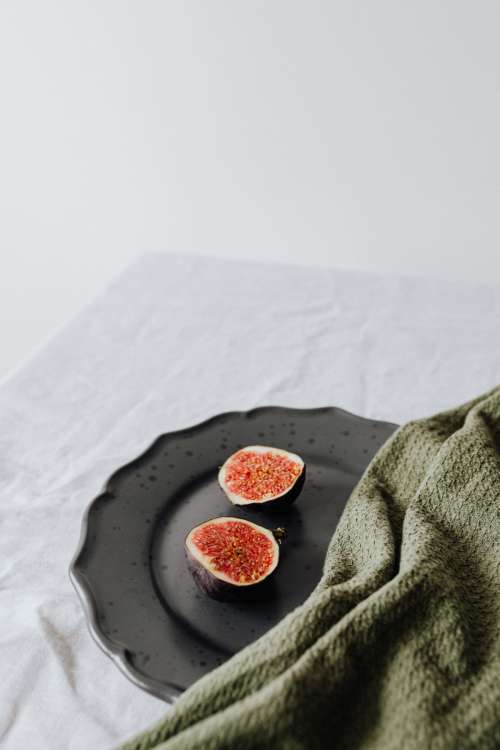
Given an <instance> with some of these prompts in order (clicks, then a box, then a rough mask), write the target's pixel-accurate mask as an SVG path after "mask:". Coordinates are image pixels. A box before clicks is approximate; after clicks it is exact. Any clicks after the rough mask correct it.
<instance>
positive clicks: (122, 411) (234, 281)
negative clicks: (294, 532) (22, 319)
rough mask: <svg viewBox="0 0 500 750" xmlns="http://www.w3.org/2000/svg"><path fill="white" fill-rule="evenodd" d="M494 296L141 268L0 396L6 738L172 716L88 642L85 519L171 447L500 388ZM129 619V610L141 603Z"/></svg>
mask: <svg viewBox="0 0 500 750" xmlns="http://www.w3.org/2000/svg"><path fill="white" fill-rule="evenodd" d="M498 292H499V290H498V289H497V288H493V287H488V286H482V287H479V286H467V285H458V284H453V285H452V284H447V283H444V282H438V281H429V280H425V279H413V280H411V279H396V278H380V277H377V276H372V275H367V274H358V273H346V272H338V271H323V270H307V269H301V268H288V267H283V266H263V265H254V264H250V263H249V264H242V263H232V262H226V261H215V260H207V259H199V258H196V259H195V258H180V257H176V256H168V255H152V256H145V257H144V258H142V259H141V260H140V261H139V262H138V263H137V264H136V265H134V266H133V267H132V268H130V269H129V270H128V271H127V272H126V273H125V274H124V275H123V276H121V277H120V278H119V279H118V280H117V281H116V283H115V284H114V285H113V286H112V287H111V288H110V289H109V290H108V291H107V293H106V294H104V295H103V296H101V298H99V299H98V300H96V301H95V303H94V304H92V305H91V306H90V307H89V308H88V309H87V310H85V311H84V312H83V313H82V314H81V315H80V316H79V317H78V318H77V319H76V320H74V321H73V322H71V323H70V324H69V325H68V326H67V327H66V329H65V330H63V331H62V332H61V333H59V334H58V335H57V336H56V337H55V338H54V339H53V340H52V341H51V343H50V344H49V345H48V346H46V348H45V349H44V350H43V351H41V352H40V353H38V354H37V355H36V356H35V357H34V358H33V359H32V360H31V361H30V362H29V363H28V364H27V365H25V366H24V368H22V369H21V370H20V371H18V372H17V373H16V374H15V375H13V376H12V377H11V378H10V379H8V380H7V382H5V383H4V384H3V386H2V387H1V388H0V424H1V426H2V429H1V451H0V490H1V505H0V513H1V537H0V565H1V569H0V574H1V587H0V596H1V618H0V648H1V657H2V658H1V661H0V663H1V665H2V677H1V679H0V712H1V715H0V738H1V742H2V747H3V748H5V750H19V748H22V747H30V748H33V749H34V750H35V749H36V750H45V749H46V750H59V749H60V750H89V748H92V750H94V749H95V750H99V749H101V748H103V749H106V748H109V747H113V745H114V744H115V743H116V742H118V741H119V740H121V739H123V738H125V737H127V736H129V735H130V734H131V733H134V732H136V731H137V730H139V729H141V728H142V727H144V726H146V725H147V724H149V723H150V722H151V721H153V720H156V719H157V718H159V717H160V716H161V715H162V713H163V711H164V710H165V708H164V706H163V704H162V703H161V702H160V701H158V700H156V699H155V698H152V697H150V696H149V695H146V694H145V693H143V692H141V691H140V690H138V689H137V688H135V687H134V686H133V685H132V684H130V683H129V682H128V681H127V679H126V678H125V677H124V676H123V675H122V674H121V673H120V672H119V671H118V670H117V669H116V667H115V666H114V665H113V664H112V662H111V661H110V660H108V658H107V657H106V656H105V655H104V654H103V653H101V651H100V650H99V649H98V647H97V646H96V645H95V644H94V643H93V641H92V640H91V637H90V635H89V634H88V632H87V628H86V625H85V622H84V617H83V612H82V609H81V607H80V604H79V602H78V600H77V597H76V594H75V593H74V591H73V589H72V587H71V585H70V583H69V581H68V575H67V568H68V563H69V562H70V559H71V557H72V555H73V553H74V551H75V548H76V546H77V542H78V537H79V533H80V518H81V516H82V513H83V510H84V508H85V506H86V504H87V503H88V502H89V500H90V499H91V498H92V497H93V496H94V495H95V494H96V493H97V492H98V491H99V489H100V488H101V485H102V484H103V482H104V480H105V479H106V477H107V476H108V475H109V474H110V473H111V472H112V470H113V469H114V468H116V467H117V466H119V465H120V464H123V463H124V462H126V461H128V460H129V459H131V458H132V457H133V456H135V455H136V454H138V453H139V452H140V451H142V450H143V449H144V448H145V446H146V445H147V444H149V443H150V442H151V440H152V439H153V438H154V437H155V436H156V435H157V434H158V433H160V432H164V431H166V430H173V429H177V428H181V427H184V426H187V425H190V424H192V423H194V422H198V421H200V420H202V419H205V418H206V417H208V416H210V415H212V414H214V413H218V412H221V411H225V410H232V409H247V408H251V407H253V406H256V405H263V404H284V405H290V406H297V407H313V406H324V405H330V404H333V405H339V406H342V407H344V408H345V409H348V410H351V411H353V412H357V413H359V414H362V415H365V416H369V417H374V418H381V419H388V420H391V421H395V422H403V421H405V420H408V419H410V418H413V417H417V416H424V415H426V414H429V413H431V412H433V411H435V410H439V409H444V408H447V407H450V406H452V405H454V404H455V403H457V402H461V401H465V400H467V399H468V398H470V397H472V396H474V395H476V394H478V393H480V392H481V391H484V390H487V389H488V388H490V387H492V386H493V385H495V384H497V383H498V381H499V380H500V346H499V345H498V344H499V337H498V331H499V323H500V295H499V293H498ZM131 606H133V603H131Z"/></svg>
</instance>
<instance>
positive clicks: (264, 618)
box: [70, 407, 396, 701]
mask: <svg viewBox="0 0 500 750" xmlns="http://www.w3.org/2000/svg"><path fill="white" fill-rule="evenodd" d="M395 429H396V425H393V424H389V423H387V422H374V421H373V420H370V419H364V418H362V417H357V416H355V415H353V414H350V413H348V412H346V411H343V410H342V409H336V408H330V407H328V408H324V409H311V410H304V409H288V408H284V407H263V408H259V409H254V410H252V411H249V412H233V413H229V414H221V415H220V416H217V417H213V418H212V419H209V420H208V421H206V422H203V423H202V424H199V425H196V426H195V427H191V428H189V429H186V430H181V431H179V432H172V433H168V434H165V435H162V436H160V437H159V438H158V439H157V440H155V442H154V443H153V445H152V446H151V447H150V448H148V450H147V451H146V452H145V453H143V454H142V455H141V456H140V457H139V458H137V459H135V460H134V461H132V462H131V463H129V464H127V465H126V466H124V467H122V468H121V469H119V470H118V471H117V472H115V474H113V476H112V477H111V478H110V479H109V480H108V482H107V484H106V487H105V489H104V491H103V493H102V494H101V495H99V496H98V497H97V498H96V499H95V500H94V501H93V502H92V503H91V504H90V506H89V508H88V509H87V512H86V514H85V518H84V520H83V528H82V536H81V540H80V545H79V549H78V551H77V553H76V556H75V558H74V560H73V562H72V564H71V568H70V576H71V580H72V582H73V584H74V586H75V588H76V590H77V592H78V594H79V596H80V599H81V601H82V604H83V607H84V610H85V614H86V616H87V620H88V624H89V628H90V631H91V633H92V635H93V637H94V639H95V640H96V641H97V643H98V644H99V646H101V648H102V649H103V650H104V651H105V652H106V653H107V654H108V655H109V656H111V657H112V658H113V659H114V660H115V662H116V664H117V665H118V666H119V667H120V669H121V670H122V671H123V672H124V673H125V674H126V675H127V677H129V678H130V679H131V680H133V682H135V683H136V684H137V685H138V686H139V687H141V688H143V689H145V690H148V691H149V692H151V693H153V694H154V695H156V696H158V697H160V698H163V699H165V700H168V701H171V700H172V699H173V698H175V696H177V695H178V694H179V693H180V692H181V691H182V690H183V689H185V688H186V687H188V686H189V685H191V683H193V682H194V681H195V680H196V679H197V678H199V677H201V675H203V674H204V673H205V672H208V671H209V670H211V669H213V668H214V667H216V666H217V665H218V664H221V663H222V662H223V661H225V660H226V659H227V658H229V657H230V656H231V655H232V654H234V653H235V652H236V651H238V650H239V649H241V648H242V647H243V646H245V645H247V644H248V643H250V642H251V641H253V640H255V639H256V638H258V637H259V636H260V635H262V634H263V633H265V632H266V630H268V629H269V628H270V627H272V626H273V625H274V624H275V623H277V622H278V621H279V620H280V619H281V618H282V617H283V616H284V615H285V614H286V613H287V612H289V611H290V610H292V609H293V608H294V607H296V606H297V605H299V604H300V603H301V602H303V601H304V600H305V599H306V597H307V596H308V594H309V593H310V592H311V591H312V589H313V588H314V586H315V585H316V583H317V582H318V580H319V578H320V576H321V570H322V565H323V559H324V555H325V551H326V548H327V545H328V542H329V541H330V539H331V536H332V534H333V532H334V530H335V528H336V526H337V523H338V521H339V518H340V515H341V513H342V510H343V508H344V505H345V503H346V500H347V498H348V496H349V494H350V492H351V490H352V488H353V487H354V485H355V484H356V482H357V481H358V479H359V477H360V476H361V474H362V472H363V470H364V469H365V467H366V465H367V464H368V462H369V461H370V459H371V458H372V456H373V455H374V454H375V452H376V451H377V449H378V448H379V447H380V445H381V444H382V443H384V442H385V440H386V439H387V438H388V437H389V435H391V433H392V432H393V431H394V430H395ZM255 444H263V445H273V446H276V447H280V448H288V449H290V450H292V451H293V452H295V453H299V454H300V455H301V456H302V457H303V458H304V460H305V461H306V464H307V477H306V483H305V486H304V490H303V492H302V494H301V495H300V497H299V498H298V500H297V501H296V503H295V504H294V505H293V506H292V507H291V509H290V510H288V511H282V512H280V513H279V514H276V513H274V514H271V513H269V512H268V513H265V512H258V511H256V512H255V511H254V512H248V511H244V510H243V509H241V510H239V509H238V508H236V507H235V506H232V505H231V504H230V503H229V501H228V500H227V498H226V496H225V495H224V494H223V492H222V490H221V489H220V488H219V485H218V483H217V470H218V467H219V466H220V465H221V464H222V463H223V461H224V460H225V459H226V458H227V456H228V455H229V454H230V453H232V452H233V451H235V450H237V449H238V448H240V447H242V446H244V445H255ZM219 515H231V516H241V517H245V518H249V519H250V520H252V521H256V522H257V523H259V524H261V525H262V526H267V527H268V528H274V527H276V526H285V527H286V528H287V531H288V539H287V542H286V544H285V547H284V548H283V552H282V556H281V561H280V565H279V567H278V569H277V571H276V574H275V583H274V590H275V595H273V598H272V599H270V600H269V599H268V600H267V601H261V602H251V603H250V602H246V603H238V604H237V603H231V604H225V603H221V602H217V601H214V600H212V599H209V598H208V597H206V596H204V595H203V594H201V593H200V592H199V591H198V589H197V588H196V586H195V584H194V582H193V580H192V578H191V576H190V574H189V572H188V570H187V567H186V562H185V557H184V539H185V537H186V534H187V533H188V531H189V530H190V529H191V528H192V527H193V526H195V525H196V524H198V523H201V522H202V521H204V520H206V519H208V518H212V517H214V516H219Z"/></svg>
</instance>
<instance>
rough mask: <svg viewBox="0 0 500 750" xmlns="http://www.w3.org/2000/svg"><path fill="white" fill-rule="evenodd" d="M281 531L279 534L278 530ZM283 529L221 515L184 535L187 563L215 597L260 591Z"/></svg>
mask: <svg viewBox="0 0 500 750" xmlns="http://www.w3.org/2000/svg"><path fill="white" fill-rule="evenodd" d="M280 532H281V533H280ZM282 532H283V530H279V531H278V530H277V534H276V538H275V536H274V534H273V532H272V531H270V530H269V529H265V528H264V527H262V526H258V525H257V524H256V523H252V522H251V521H247V520H245V519H242V518H230V517H226V516H222V517H220V518H213V519H211V520H210V521H205V522H204V523H202V524H200V525H199V526H195V527H194V528H193V529H191V531H190V532H189V534H188V535H187V537H186V543H185V549H186V557H187V560H188V566H189V569H190V571H191V574H192V575H193V578H194V580H195V582H196V583H197V585H198V586H199V588H200V589H201V590H202V591H203V592H204V593H205V594H208V596H212V597H214V598H215V599H229V600H231V599H233V600H234V599H240V598H245V597H246V596H248V594H249V593H250V592H252V594H253V593H254V592H255V590H256V589H259V590H260V591H262V590H263V587H264V584H265V583H266V582H267V581H268V579H269V576H270V575H271V574H272V573H273V571H274V570H275V569H276V566H277V565H278V562H279V544H278V541H277V538H281V536H282Z"/></svg>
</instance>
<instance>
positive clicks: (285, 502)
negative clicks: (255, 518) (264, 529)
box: [235, 464, 306, 513]
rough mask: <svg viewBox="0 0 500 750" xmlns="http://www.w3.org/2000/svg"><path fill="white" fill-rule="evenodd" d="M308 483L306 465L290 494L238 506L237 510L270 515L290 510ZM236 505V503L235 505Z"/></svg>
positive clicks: (289, 491)
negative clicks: (255, 511) (306, 482)
mask: <svg viewBox="0 0 500 750" xmlns="http://www.w3.org/2000/svg"><path fill="white" fill-rule="evenodd" d="M305 481H306V465H305V464H304V467H303V469H302V472H301V474H300V477H299V478H298V479H297V481H296V482H295V484H294V485H293V487H290V489H289V490H288V492H285V494H284V495H281V496H280V497H277V498H276V499H271V500H261V501H259V502H256V503H244V504H243V505H237V506H236V507H237V508H241V509H242V510H251V511H254V510H259V511H262V512H263V513H264V512H266V513H267V512H269V513H274V511H275V510H276V511H279V510H285V509H286V508H289V507H290V505H292V503H294V502H295V501H296V499H297V498H298V496H299V495H300V493H301V492H302V490H303V488H304V482H305ZM235 505H236V503H235Z"/></svg>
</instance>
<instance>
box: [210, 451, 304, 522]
mask: <svg viewBox="0 0 500 750" xmlns="http://www.w3.org/2000/svg"><path fill="white" fill-rule="evenodd" d="M305 475H306V465H305V463H304V461H303V460H302V458H301V457H300V456H298V455H297V454H296V453H290V452H289V451H286V450H283V449H281V448H272V447H269V446H266V445H250V446H248V447H247V448H241V449H240V450H238V451H236V453H233V454H232V455H231V456H229V458H228V459H227V460H226V461H225V462H224V464H223V465H222V466H221V468H220V470H219V476H218V479H219V484H220V486H221V487H222V489H223V490H224V492H225V493H226V495H227V497H228V498H229V500H230V501H231V502H232V503H233V504H234V505H239V506H246V507H247V508H248V509H251V510H258V509H261V510H264V509H265V510H271V509H275V508H276V509H278V508H282V507H283V506H284V505H288V504H290V503H292V502H293V501H294V500H295V499H296V498H297V497H298V496H299V494H300V492H301V490H302V488H303V486H304V481H305Z"/></svg>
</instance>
